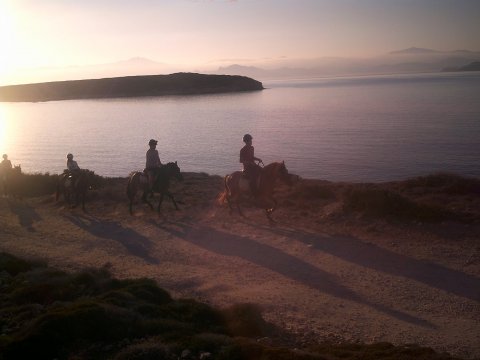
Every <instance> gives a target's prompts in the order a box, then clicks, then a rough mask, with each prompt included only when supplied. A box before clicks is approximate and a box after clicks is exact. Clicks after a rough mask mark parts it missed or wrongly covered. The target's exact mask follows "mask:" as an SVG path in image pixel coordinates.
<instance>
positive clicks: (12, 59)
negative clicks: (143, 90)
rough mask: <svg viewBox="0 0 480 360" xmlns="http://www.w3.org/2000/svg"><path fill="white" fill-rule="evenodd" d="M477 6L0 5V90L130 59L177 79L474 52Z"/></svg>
mask: <svg viewBox="0 0 480 360" xmlns="http://www.w3.org/2000/svg"><path fill="white" fill-rule="evenodd" d="M479 19H480V1H478V0H335V1H326V0H236V1H235V0H129V1H127V0H0V83H2V79H1V78H2V77H4V78H5V77H7V76H10V77H11V76H14V74H15V73H19V72H21V71H22V69H25V68H38V67H66V66H84V65H93V64H105V63H110V62H116V61H120V60H126V59H129V58H132V57H143V58H148V59H151V60H154V61H157V62H161V63H167V64H174V65H176V66H179V67H182V68H184V69H191V70H194V69H199V68H206V67H213V66H219V65H222V64H225V65H229V64H232V63H241V64H243V65H249V64H259V63H262V62H268V61H272V60H278V59H308V58H319V57H356V58H359V57H371V56H377V55H379V54H384V53H388V52H390V51H393V50H399V49H404V48H408V47H411V46H416V47H424V48H432V49H436V50H442V51H449V50H458V49H469V50H475V51H479V50H480V36H479V34H480V21H479Z"/></svg>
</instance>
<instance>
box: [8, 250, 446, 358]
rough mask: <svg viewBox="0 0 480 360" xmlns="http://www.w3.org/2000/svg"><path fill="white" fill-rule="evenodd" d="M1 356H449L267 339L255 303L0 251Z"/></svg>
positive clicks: (383, 347) (400, 348)
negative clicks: (206, 298)
mask: <svg viewBox="0 0 480 360" xmlns="http://www.w3.org/2000/svg"><path fill="white" fill-rule="evenodd" d="M0 275H1V276H0V329H1V330H2V333H1V334H0V359H2V360H6V359H54V358H57V359H68V358H72V359H73V358H74V359H107V358H108V359H117V360H131V359H135V360H137V359H138V360H140V359H142V360H147V359H166V360H174V359H175V360H176V359H179V358H181V359H202V358H203V359H212V360H255V359H259V360H260V359H275V360H315V359H317V360H318V359H332V360H336V359H405V358H409V359H413V358H415V359H451V357H450V356H448V355H444V354H437V353H435V352H434V351H433V350H431V349H428V348H422V347H418V346H393V345H391V344H373V345H362V344H345V345H317V346H314V347H312V348H310V349H307V350H302V351H300V350H291V349H288V348H287V347H275V346H267V345H264V344H261V343H259V342H257V341H255V339H252V338H255V337H259V336H262V337H263V336H270V326H269V325H268V324H267V323H266V322H265V321H264V320H263V318H262V316H261V312H260V309H259V308H258V307H257V306H256V305H254V304H239V305H234V306H232V307H230V308H228V309H225V310H222V311H219V310H216V309H214V308H212V307H210V306H208V305H205V304H202V303H199V302H197V301H194V300H174V299H172V298H171V297H170V295H169V294H168V293H167V292H166V291H165V290H163V289H160V288H158V287H157V286H156V284H155V283H154V282H153V281H152V280H149V279H138V280H117V279H114V278H112V277H111V276H110V274H109V273H108V271H106V270H105V269H100V270H85V271H83V272H80V273H76V274H67V273H64V272H61V271H58V270H55V269H51V268H48V267H46V266H45V265H44V264H41V263H38V262H29V261H24V260H20V259H17V258H16V257H14V256H12V255H9V254H5V253H0Z"/></svg>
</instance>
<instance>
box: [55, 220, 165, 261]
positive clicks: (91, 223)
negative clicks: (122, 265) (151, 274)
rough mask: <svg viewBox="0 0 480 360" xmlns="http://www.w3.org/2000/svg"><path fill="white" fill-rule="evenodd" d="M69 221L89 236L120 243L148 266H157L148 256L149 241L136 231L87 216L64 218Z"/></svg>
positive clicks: (112, 222) (153, 259)
mask: <svg viewBox="0 0 480 360" xmlns="http://www.w3.org/2000/svg"><path fill="white" fill-rule="evenodd" d="M65 217H66V218H67V219H68V220H69V221H71V222H72V223H73V224H74V225H76V226H78V227H79V228H81V229H83V230H85V231H87V232H89V233H90V234H92V235H94V236H97V237H100V238H103V239H108V240H113V241H116V242H118V243H120V244H121V245H122V246H124V247H125V249H127V251H128V252H129V253H130V254H131V255H133V256H137V257H139V258H141V259H143V260H145V261H146V262H147V263H149V264H158V260H157V259H155V258H153V257H151V256H150V255H149V250H150V248H151V247H152V243H151V242H150V240H149V239H148V238H147V237H145V236H143V235H141V234H139V233H137V232H136V231H134V230H132V229H130V228H126V227H123V226H122V225H120V224H119V223H117V222H114V221H106V220H100V219H97V218H95V217H91V216H89V217H87V216H71V215H67V216H65Z"/></svg>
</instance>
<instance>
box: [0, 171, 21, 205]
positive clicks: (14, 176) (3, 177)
mask: <svg viewBox="0 0 480 360" xmlns="http://www.w3.org/2000/svg"><path fill="white" fill-rule="evenodd" d="M21 175H22V168H21V166H20V165H15V166H14V167H13V168H10V167H4V168H3V169H2V170H1V172H0V182H1V186H2V192H3V196H9V195H13V196H14V197H21V194H22V192H23V190H24V189H23V188H22V185H23V181H22V180H23V179H22V176H21Z"/></svg>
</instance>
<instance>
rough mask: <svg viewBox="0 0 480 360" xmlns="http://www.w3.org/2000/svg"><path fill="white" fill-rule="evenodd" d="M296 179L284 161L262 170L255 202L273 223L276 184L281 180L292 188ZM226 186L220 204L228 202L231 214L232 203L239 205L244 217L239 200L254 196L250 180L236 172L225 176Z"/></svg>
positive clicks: (220, 197)
mask: <svg viewBox="0 0 480 360" xmlns="http://www.w3.org/2000/svg"><path fill="white" fill-rule="evenodd" d="M294 179H298V176H296V175H291V174H289V173H288V170H287V168H286V166H285V162H284V161H282V162H274V163H271V164H268V165H266V166H265V167H264V168H262V171H261V173H260V176H259V179H258V185H257V188H258V190H257V194H256V196H255V200H256V202H257V204H258V205H259V206H261V207H263V208H264V209H265V214H266V215H267V218H268V220H269V221H271V222H273V219H272V218H271V215H272V213H273V212H274V211H275V209H276V207H277V201H276V200H275V198H274V197H273V190H274V186H275V182H276V181H277V180H280V181H282V182H284V183H285V184H287V185H289V186H291V185H292V184H293V180H294ZM224 184H225V190H224V191H223V192H222V193H221V194H220V196H219V198H218V200H219V202H220V203H224V202H225V201H227V203H228V206H229V208H230V212H232V211H233V208H232V202H234V203H235V204H236V205H237V210H238V213H239V214H240V215H242V216H244V215H243V213H242V210H241V209H240V204H239V200H240V198H241V197H242V195H252V194H251V190H250V184H249V180H248V179H246V178H245V177H244V176H243V172H241V171H235V172H234V173H232V174H230V175H227V176H225V179H224Z"/></svg>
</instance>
